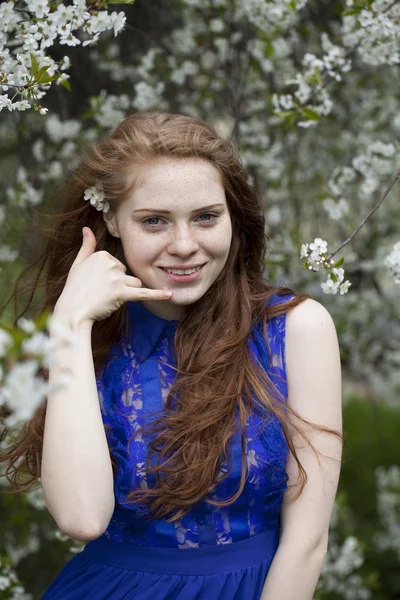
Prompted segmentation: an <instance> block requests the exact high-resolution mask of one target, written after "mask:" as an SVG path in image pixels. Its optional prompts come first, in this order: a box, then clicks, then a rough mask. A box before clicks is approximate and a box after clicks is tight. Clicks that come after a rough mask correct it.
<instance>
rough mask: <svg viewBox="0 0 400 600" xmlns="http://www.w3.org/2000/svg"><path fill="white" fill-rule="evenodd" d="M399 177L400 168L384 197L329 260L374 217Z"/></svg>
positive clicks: (328, 257)
mask: <svg viewBox="0 0 400 600" xmlns="http://www.w3.org/2000/svg"><path fill="white" fill-rule="evenodd" d="M399 179H400V169H399V170H398V171H397V173H396V175H395V176H394V177H393V179H392V181H391V182H390V183H389V185H388V187H387V188H386V190H385V192H384V194H383V196H382V198H381V199H380V200H379V202H378V204H377V205H376V206H374V208H373V209H372V210H371V211H370V212H369V213H368V214H367V216H366V217H364V219H363V220H362V221H361V223H360V225H359V226H358V227H357V229H355V230H354V231H353V233H352V234H351V236H350V237H349V238H347V240H346V241H345V242H343V244H342V245H341V246H339V248H338V249H337V250H335V252H332V254H330V255H329V256H327V261H330V259H331V258H332V257H333V256H335V254H337V253H338V252H339V250H341V249H342V248H343V247H344V246H346V245H347V244H349V243H350V242H351V240H352V239H353V237H354V236H355V235H357V233H358V232H359V231H360V229H361V227H363V226H364V225H365V223H366V222H367V221H368V219H369V218H370V217H372V215H373V214H374V212H375V211H377V210H378V208H379V207H380V205H381V204H382V202H383V201H384V200H385V198H386V197H387V196H388V195H389V193H390V191H391V190H392V188H393V187H394V186H395V184H396V183H397V182H398V180H399Z"/></svg>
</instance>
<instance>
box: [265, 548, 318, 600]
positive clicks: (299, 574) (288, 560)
mask: <svg viewBox="0 0 400 600" xmlns="http://www.w3.org/2000/svg"><path fill="white" fill-rule="evenodd" d="M325 554H326V551H325V550H324V549H322V548H317V549H315V550H314V551H312V552H311V551H310V550H309V549H308V548H305V547H304V548H302V547H301V545H299V544H289V543H286V544H280V545H279V547H278V550H277V552H276V554H275V556H274V559H273V561H272V564H271V567H270V569H269V571H268V575H267V578H266V580H265V583H264V587H263V590H262V594H261V597H260V600H277V598H279V600H312V598H313V595H314V592H315V588H316V587H317V583H318V579H319V576H320V574H321V570H322V565H323V562H324V558H325Z"/></svg>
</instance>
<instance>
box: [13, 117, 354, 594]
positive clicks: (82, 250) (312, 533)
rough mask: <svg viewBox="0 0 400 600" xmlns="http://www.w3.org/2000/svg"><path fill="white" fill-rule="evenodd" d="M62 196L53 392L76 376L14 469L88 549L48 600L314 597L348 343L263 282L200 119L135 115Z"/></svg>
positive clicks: (234, 182) (255, 202) (234, 168)
mask: <svg viewBox="0 0 400 600" xmlns="http://www.w3.org/2000/svg"><path fill="white" fill-rule="evenodd" d="M65 198H66V199H65V203H64V205H63V208H62V210H61V214H60V215H59V216H58V218H57V220H56V222H55V224H54V226H53V230H52V235H51V236H50V239H49V242H48V245H47V247H46V249H45V252H44V255H43V258H44V259H46V260H48V269H47V279H46V282H47V284H46V298H45V308H50V309H51V310H54V314H53V319H52V325H51V331H50V335H51V336H52V338H53V339H54V340H55V341H56V343H57V347H56V354H55V361H54V363H53V365H52V366H51V367H50V373H49V377H50V380H51V381H53V380H54V381H55V380H56V379H57V376H58V375H59V374H60V373H61V372H62V371H63V370H64V369H70V371H71V374H72V378H71V379H70V382H69V383H68V384H67V385H65V386H64V387H63V388H60V389H58V390H57V391H55V392H53V393H52V394H50V395H49V397H48V399H47V402H46V406H43V407H40V409H39V410H38V411H37V413H36V414H35V416H34V418H33V419H32V421H31V423H30V424H29V426H28V427H27V429H26V431H25V434H24V437H23V439H21V440H20V441H19V442H18V443H16V444H15V446H13V447H12V448H11V449H8V452H7V453H6V454H5V455H3V457H2V458H3V460H6V459H7V460H9V461H10V462H11V460H15V459H16V458H17V457H21V456H23V457H25V458H26V460H27V461H28V462H27V463H26V464H30V465H31V467H30V473H31V474H32V481H31V482H30V483H33V482H34V481H37V478H38V477H39V476H41V482H42V485H43V490H44V495H45V499H46V505H47V507H48V510H49V511H50V513H51V514H52V516H53V517H54V519H55V521H56V522H57V525H58V526H59V528H60V529H61V530H62V531H64V532H65V533H67V534H68V535H70V536H71V537H73V538H76V539H78V540H84V541H85V542H87V544H86V546H85V548H84V550H83V552H81V553H79V554H77V555H76V556H74V557H73V558H72V559H71V560H70V561H69V562H68V563H67V564H66V565H65V566H64V568H63V569H62V570H61V572H60V573H59V574H58V575H57V576H56V577H55V579H54V580H53V581H52V583H51V585H50V586H49V588H48V589H47V590H46V592H45V594H44V596H43V600H83V599H89V598H90V599H92V598H93V599H95V600H103V599H106V598H112V599H114V600H122V599H123V600H131V599H132V600H133V599H135V600H150V599H156V600H164V599H165V600H167V599H173V598H174V599H175V598H177V599H178V598H179V599H182V600H192V599H193V600H194V599H195V598H196V599H198V598H205V599H207V600H231V599H233V598H234V599H243V600H244V599H246V600H253V599H254V600H255V599H259V598H261V599H262V600H277V599H279V600H311V598H312V597H313V592H314V590H315V587H316V585H317V581H318V578H319V575H320V572H321V568H322V563H323V560H324V556H325V553H326V549H327V541H328V529H329V521H330V515H331V511H332V507H333V502H334V497H335V494H336V489H337V483H338V478H339V470H340V460H341V447H342V446H341V426H342V423H341V373H340V356H339V348H338V342H337V336H336V331H335V327H334V324H333V322H332V319H331V317H330V315H329V313H328V312H327V311H326V309H325V308H324V307H323V306H322V305H321V304H319V303H318V302H316V301H315V300H313V299H312V298H311V297H310V296H309V295H308V294H300V293H297V292H295V291H293V290H292V289H290V288H286V287H273V286H271V285H269V284H268V283H267V282H266V281H265V280H264V279H263V267H264V258H265V253H266V249H267V245H266V236H265V232H264V231H265V230H264V227H265V222H264V214H263V206H262V202H261V200H260V198H259V197H258V196H257V194H256V192H255V190H254V188H253V187H252V186H251V185H250V183H249V181H248V176H247V174H246V172H245V170H244V169H243V166H242V164H241V162H240V159H239V158H238V156H237V154H236V152H235V149H234V148H233V146H232V145H231V144H230V143H229V142H227V141H225V140H223V139H221V138H220V137H219V136H218V135H217V133H216V132H215V130H214V129H213V128H212V127H210V126H208V125H206V124H205V123H203V122H201V121H199V120H197V119H193V118H190V117H186V116H183V115H173V114H165V113H159V112H142V113H140V112H139V113H136V114H132V115H130V116H129V117H127V118H126V119H125V120H124V121H123V122H122V123H121V124H120V125H119V126H118V127H117V128H116V129H115V130H114V131H113V132H112V134H111V135H110V136H109V137H107V138H106V139H104V140H101V141H99V142H98V143H96V144H95V145H94V147H93V149H92V150H91V152H90V153H86V154H85V155H84V156H83V158H82V162H81V165H80V166H79V168H78V169H77V170H76V171H75V172H74V173H73V174H72V175H71V176H70V178H69V179H68V181H67V184H66V187H65ZM82 229H83V231H84V234H85V235H84V239H83V241H82V239H81V231H82ZM182 270H183V271H184V272H182ZM168 291H169V294H168ZM57 324H62V325H67V326H68V327H71V328H72V329H73V331H74V333H75V335H76V344H75V347H74V348H73V349H71V348H69V347H65V346H63V345H62V343H61V341H60V340H58V338H57V335H56V333H55V331H56V327H55V325H57ZM40 426H41V427H42V429H40ZM43 426H44V432H43V439H40V440H38V438H37V436H36V437H35V436H34V431H36V432H37V431H41V430H43ZM41 442H43V447H41V445H40V444H41ZM35 450H36V452H37V453H38V454H36V455H35ZM38 455H39V457H40V460H36V462H35V457H36V459H37V457H38ZM14 468H15V472H14V476H15V477H16V476H17V474H18V470H19V469H18V467H14ZM25 477H26V474H25ZM25 482H26V479H25ZM14 483H15V485H17V482H16V480H15V481H14ZM27 485H28V484H26V483H25V484H24V486H20V489H27Z"/></svg>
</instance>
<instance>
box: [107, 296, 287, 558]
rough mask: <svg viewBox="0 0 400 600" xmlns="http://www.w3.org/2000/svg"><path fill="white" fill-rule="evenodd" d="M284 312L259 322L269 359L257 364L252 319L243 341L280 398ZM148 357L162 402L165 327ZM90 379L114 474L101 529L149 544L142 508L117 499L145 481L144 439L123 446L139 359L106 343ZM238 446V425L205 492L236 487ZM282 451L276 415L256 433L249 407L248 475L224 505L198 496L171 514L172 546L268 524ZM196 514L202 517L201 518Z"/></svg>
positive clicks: (281, 472) (135, 400)
mask: <svg viewBox="0 0 400 600" xmlns="http://www.w3.org/2000/svg"><path fill="white" fill-rule="evenodd" d="M289 298H291V296H290V297H281V298H279V300H278V301H285V300H286V301H287V300H288V299H289ZM285 317H286V315H280V316H279V317H275V318H274V319H271V320H269V322H268V324H267V331H268V340H269V344H270V348H271V352H272V360H271V362H270V364H265V362H266V360H268V352H267V350H266V346H265V341H264V339H263V335H262V328H261V329H260V328H257V327H256V328H255V329H254V331H253V332H252V336H250V337H251V338H252V339H250V341H249V344H250V346H251V350H252V352H253V354H254V356H255V357H256V358H257V360H259V361H260V363H261V364H262V365H263V367H264V368H265V369H266V370H267V373H268V375H269V377H270V379H271V381H272V382H273V383H274V385H275V386H276V387H277V389H278V390H279V391H280V393H281V394H282V396H283V397H284V398H286V397H287V384H286V373H285V369H286V366H285V357H284V351H285V321H286V318H285ZM148 360H152V361H154V360H155V361H156V364H157V366H158V382H159V387H160V394H161V400H162V406H164V405H165V402H166V399H167V396H168V393H169V390H170V388H171V386H172V383H173V381H174V378H175V376H176V372H175V370H174V369H173V368H171V367H170V366H169V365H168V363H169V364H172V365H174V364H175V363H174V360H173V332H171V331H169V332H167V334H166V335H165V336H161V338H160V340H159V343H158V344H157V347H156V349H155V350H154V352H153V353H152V356H151V357H149V359H148ZM97 387H98V393H99V400H100V407H101V413H102V418H103V422H104V424H107V425H110V427H111V431H110V432H109V433H107V438H108V442H109V445H110V449H111V450H112V453H113V456H114V459H115V460H116V461H117V463H118V466H119V470H118V473H117V475H116V477H115V482H114V493H115V499H116V508H115V511H114V514H113V517H112V519H111V521H110V524H109V526H108V528H107V531H106V532H105V534H104V535H105V536H106V537H109V538H112V539H117V540H120V541H125V542H130V543H133V544H135V545H151V546H157V545H158V542H157V535H156V530H155V526H154V523H153V522H151V521H150V520H149V518H148V513H147V509H146V508H145V507H143V506H142V505H140V504H132V503H126V502H125V497H126V495H127V494H128V493H129V492H130V491H131V490H133V489H137V488H138V487H140V488H144V487H147V485H148V483H147V479H146V473H145V464H146V444H145V440H143V439H142V436H141V434H140V433H137V434H136V435H135V436H134V438H133V439H132V440H131V442H130V443H129V448H128V440H129V438H130V437H131V435H132V434H133V433H134V432H135V431H137V430H138V429H139V427H140V426H141V425H142V424H143V419H144V415H143V408H144V403H145V402H146V396H145V391H144V389H143V388H144V386H143V384H142V382H141V381H140V368H139V361H138V359H137V357H136V355H135V353H134V352H133V350H132V348H131V346H130V344H129V342H128V341H127V340H126V339H123V340H122V341H121V342H120V343H119V344H115V345H114V346H113V348H112V350H111V352H110V355H109V357H108V361H107V364H106V366H105V367H104V368H103V369H102V371H101V373H100V374H99V376H98V378H97ZM162 406H160V409H161V408H162ZM240 453H241V445H240V432H239V433H238V434H237V435H236V438H235V439H234V440H233V442H232V448H231V461H232V462H231V467H232V468H231V471H230V473H229V474H228V465H227V464H221V468H220V473H219V477H218V480H219V483H217V486H216V487H215V490H214V493H213V494H211V495H210V497H211V498H212V499H217V500H218V499H221V498H222V499H226V498H228V497H230V496H232V495H233V493H235V492H236V490H237V489H238V485H239V482H240V471H241V460H240ZM287 454H288V446H287V444H286V441H285V439H284V435H283V430H282V426H281V424H280V422H279V420H278V419H277V418H276V417H275V416H273V415H271V418H270V419H269V420H268V422H267V424H266V426H265V427H264V430H263V431H262V432H261V433H260V427H259V419H258V418H257V411H254V414H253V415H251V416H250V417H249V418H248V421H247V425H246V460H247V467H248V478H247V481H246V484H245V488H244V490H243V493H242V494H241V496H240V497H239V498H238V499H237V500H236V501H235V502H234V503H233V504H232V505H230V506H228V507H215V506H212V505H210V504H209V503H207V501H206V500H205V501H204V502H201V503H199V504H198V505H196V507H194V509H193V510H192V511H191V512H190V513H189V514H187V515H185V516H184V517H183V518H182V519H180V520H178V521H175V522H174V524H173V526H174V535H175V536H176V545H177V547H179V548H182V549H184V548H193V547H198V546H199V545H205V543H204V540H208V539H209V537H210V531H211V532H212V536H213V537H214V540H213V542H210V543H214V544H226V543H232V542H234V541H237V540H238V539H244V538H246V537H249V536H251V535H256V534H258V533H261V532H262V531H263V530H265V529H266V528H268V527H271V526H273V525H276V524H277V521H278V519H279V511H280V507H281V503H282V499H283V493H284V491H285V490H286V488H287V480H288V475H287V473H286V470H285V463H286V458H287ZM227 474H228V476H227V477H226V478H225V479H223V480H222V477H223V476H225V475H227ZM204 521H205V522H206V525H203V522H204ZM207 527H208V529H207ZM202 532H203V533H202ZM207 536H208V537H207ZM202 540H203V542H202Z"/></svg>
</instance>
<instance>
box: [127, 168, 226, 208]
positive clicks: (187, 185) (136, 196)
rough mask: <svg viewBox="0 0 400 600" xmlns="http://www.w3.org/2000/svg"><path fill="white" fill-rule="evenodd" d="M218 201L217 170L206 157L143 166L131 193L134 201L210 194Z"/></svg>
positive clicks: (219, 181)
mask: <svg viewBox="0 0 400 600" xmlns="http://www.w3.org/2000/svg"><path fill="white" fill-rule="evenodd" d="M210 194H211V195H212V196H214V197H216V198H217V199H219V200H221V197H223V196H224V188H223V182H222V178H221V175H220V174H219V172H218V170H217V169H216V168H215V167H214V166H213V165H212V164H211V163H210V162H209V161H207V160H204V159H198V158H190V159H181V160H172V159H164V160H158V161H154V162H152V163H149V164H147V165H143V166H141V167H140V168H139V169H138V172H137V181H136V185H135V188H134V191H133V193H132V196H131V201H132V203H133V204H135V205H138V204H139V203H141V202H142V200H146V201H147V202H148V201H149V200H153V199H160V198H164V199H165V200H168V199H171V198H175V199H176V198H180V199H185V200H186V201H189V200H190V198H191V197H194V198H198V199H201V198H203V197H209V195H210Z"/></svg>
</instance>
